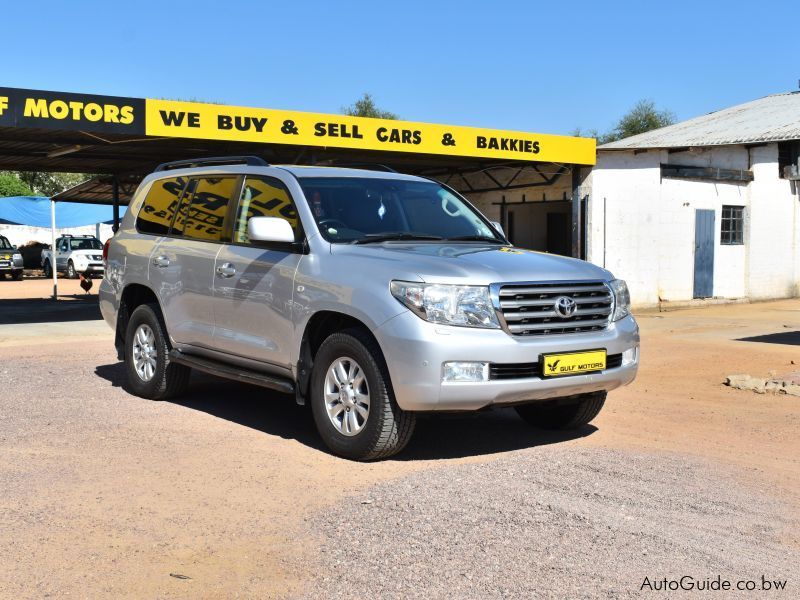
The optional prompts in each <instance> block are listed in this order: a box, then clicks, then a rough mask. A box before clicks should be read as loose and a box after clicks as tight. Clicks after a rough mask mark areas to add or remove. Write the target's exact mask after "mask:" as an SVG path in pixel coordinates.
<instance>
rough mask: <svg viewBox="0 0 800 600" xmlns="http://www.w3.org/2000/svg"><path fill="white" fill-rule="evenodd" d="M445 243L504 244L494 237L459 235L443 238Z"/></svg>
mask: <svg viewBox="0 0 800 600" xmlns="http://www.w3.org/2000/svg"><path fill="white" fill-rule="evenodd" d="M445 241H446V242H491V243H493V244H503V245H505V244H506V242H505V241H503V240H498V239H497V238H494V237H489V236H488V235H459V236H456V237H449V238H445Z"/></svg>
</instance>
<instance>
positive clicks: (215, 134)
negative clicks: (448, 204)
mask: <svg viewBox="0 0 800 600" xmlns="http://www.w3.org/2000/svg"><path fill="white" fill-rule="evenodd" d="M246 155H249V156H257V157H260V158H262V159H264V160H265V161H266V162H268V163H270V164H301V165H330V166H351V167H359V168H385V169H392V170H396V171H399V172H403V173H410V174H417V175H423V176H427V177H433V178H436V179H438V180H440V181H442V182H444V183H446V184H448V185H450V186H451V187H453V188H455V189H456V190H458V191H459V192H461V193H463V194H464V195H465V196H467V197H468V198H469V199H470V200H473V202H475V203H476V204H477V206H478V207H479V208H480V209H481V210H483V211H484V212H485V213H487V215H488V216H490V217H491V218H496V219H497V220H499V221H500V222H501V224H502V225H503V227H504V228H505V229H506V230H507V231H508V230H509V228H510V231H511V233H512V238H513V233H514V223H513V222H512V220H513V211H512V210H510V209H511V208H512V207H513V206H514V205H515V203H514V202H513V201H510V200H507V199H506V194H509V195H510V194H511V193H513V192H518V191H520V190H523V191H525V190H530V191H531V192H533V191H535V190H539V189H547V188H552V187H553V186H554V185H556V184H561V185H562V186H563V185H565V184H566V185H567V186H568V190H569V194H568V196H569V197H568V198H567V197H566V192H564V193H563V195H565V198H564V201H565V202H567V203H568V204H569V209H568V213H569V222H568V228H567V229H566V230H565V231H564V235H565V236H566V238H565V239H564V240H563V241H564V244H565V248H566V249H567V251H565V252H564V253H565V254H572V255H573V256H578V257H580V256H582V252H583V250H582V245H583V244H582V240H583V232H582V229H583V227H582V225H583V221H582V218H581V214H582V209H581V193H580V186H581V169H582V168H584V169H585V168H590V167H591V165H592V164H594V156H595V142H594V140H592V139H586V138H569V137H564V136H552V135H547V134H536V133H526V132H513V131H502V130H489V129H479V128H470V127H461V126H448V125H438V124H425V123H415V122H408V121H389V120H383V119H369V118H362V117H351V116H346V115H324V114H315V113H301V112H291V111H283V110H271V109H259V108H248V107H236V106H224V105H210V104H202V103H194V102H177V101H168V100H151V99H137V98H121V97H116V96H97V95H87V94H74V93H62V92H45V91H37V90H21V89H15V88H0V170H16V171H50V172H76V173H89V174H93V177H91V178H90V179H89V180H87V181H86V182H84V183H82V184H80V185H78V186H76V187H74V188H72V189H70V190H66V191H65V192H62V193H60V194H58V195H56V196H55V197H54V198H53V202H54V204H53V206H54V215H55V211H56V210H57V209H56V208H55V207H57V205H58V203H63V202H81V203H94V204H107V205H111V206H113V207H114V223H115V225H114V229H115V230H116V227H117V225H118V222H119V212H120V211H119V208H120V207H121V206H126V205H127V204H128V203H129V202H130V199H131V197H132V195H133V193H134V192H135V190H136V187H137V186H138V184H139V182H140V181H141V180H142V178H143V177H144V176H146V175H147V174H148V173H151V172H152V171H153V170H154V169H155V168H156V167H157V166H158V165H159V164H161V163H164V162H170V161H175V160H186V159H200V158H207V157H213V156H246ZM525 200H526V197H525V196H524V195H523V196H522V201H523V202H525ZM1 201H2V199H0V202H1ZM53 228H55V221H54V224H53ZM512 241H514V240H513V239H512ZM54 285H56V282H55V281H54ZM54 292H55V290H54ZM56 297H57V294H56Z"/></svg>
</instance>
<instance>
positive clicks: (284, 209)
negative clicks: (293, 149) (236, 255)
mask: <svg viewBox="0 0 800 600" xmlns="http://www.w3.org/2000/svg"><path fill="white" fill-rule="evenodd" d="M251 217H278V218H281V219H284V220H285V221H288V222H289V225H291V226H292V229H293V230H294V237H295V240H297V239H298V238H299V237H300V219H299V218H298V216H297V209H296V208H295V206H294V202H292V198H291V196H290V195H289V190H288V189H286V186H285V185H284V184H283V183H282V182H281V181H280V180H278V179H274V178H272V177H259V176H251V177H247V178H246V179H245V181H244V185H243V186H242V195H241V198H240V199H239V209H238V212H237V214H236V221H235V222H234V225H233V242H234V243H236V244H248V243H250V240H249V239H248V237H247V222H248V221H249V220H250V218H251Z"/></svg>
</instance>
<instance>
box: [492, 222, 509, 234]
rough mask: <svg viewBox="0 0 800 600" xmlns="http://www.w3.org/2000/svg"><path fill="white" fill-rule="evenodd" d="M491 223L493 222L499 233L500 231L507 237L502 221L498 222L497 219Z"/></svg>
mask: <svg viewBox="0 0 800 600" xmlns="http://www.w3.org/2000/svg"><path fill="white" fill-rule="evenodd" d="M491 223H492V227H494V228H495V230H496V231H497V233H499V234H500V235H502V236H503V237H506V232H505V231H503V226H502V225H500V223H498V222H497V221H491Z"/></svg>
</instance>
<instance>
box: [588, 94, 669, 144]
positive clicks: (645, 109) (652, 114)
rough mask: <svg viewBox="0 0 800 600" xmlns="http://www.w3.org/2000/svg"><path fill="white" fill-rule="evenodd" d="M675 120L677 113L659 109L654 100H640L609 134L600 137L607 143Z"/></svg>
mask: <svg viewBox="0 0 800 600" xmlns="http://www.w3.org/2000/svg"><path fill="white" fill-rule="evenodd" d="M674 122H675V113H673V112H672V111H669V110H659V109H658V108H656V103H655V102H653V101H652V100H639V102H637V103H636V104H634V105H633V108H631V109H630V110H629V111H628V112H627V113H625V114H624V115H623V116H622V118H621V119H620V120H619V122H618V123H617V124H616V126H615V127H614V129H612V130H611V131H610V132H608V133H607V134H605V135H603V136H601V137H600V142H601V143H603V144H607V143H608V142H615V141H617V140H621V139H624V138H627V137H631V136H632V135H638V134H640V133H644V132H645V131H650V130H652V129H658V128H660V127H666V126H667V125H672V124H673V123H674Z"/></svg>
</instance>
